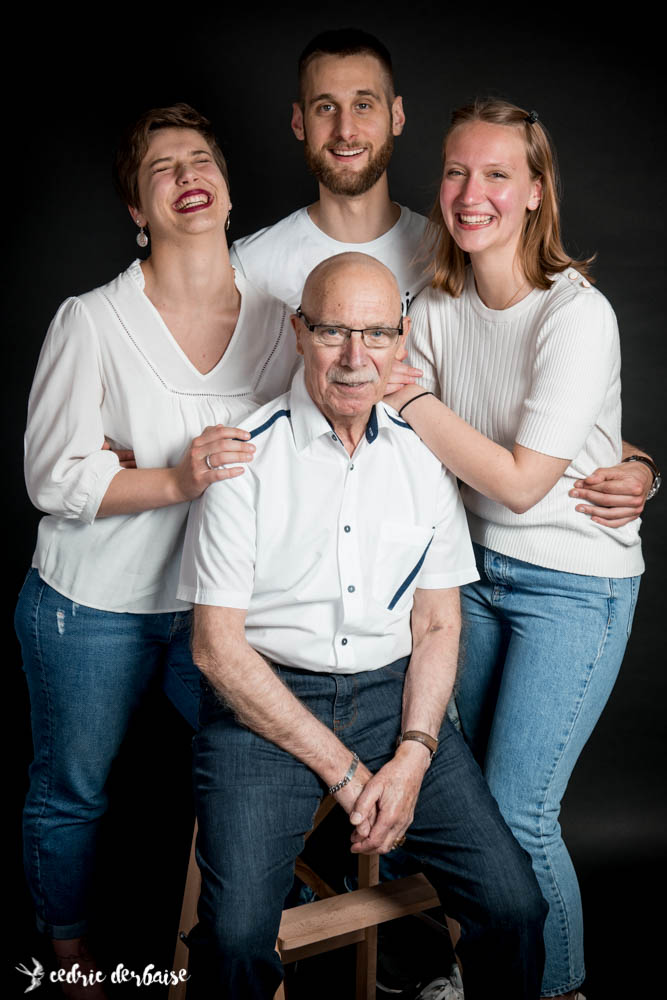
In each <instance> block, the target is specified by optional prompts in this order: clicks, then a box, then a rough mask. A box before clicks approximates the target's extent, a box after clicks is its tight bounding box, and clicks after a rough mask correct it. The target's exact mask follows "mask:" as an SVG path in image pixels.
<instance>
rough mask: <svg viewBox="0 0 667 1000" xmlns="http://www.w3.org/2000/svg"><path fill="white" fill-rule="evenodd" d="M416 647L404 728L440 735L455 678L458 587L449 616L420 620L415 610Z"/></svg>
mask: <svg viewBox="0 0 667 1000" xmlns="http://www.w3.org/2000/svg"><path fill="white" fill-rule="evenodd" d="M412 631H413V648H412V656H411V657H410V666H409V668H408V671H407V674H406V678H405V687H404V689H403V716H402V728H403V730H404V731H405V730H407V729H420V730H422V731H423V732H426V733H430V734H431V735H433V736H437V735H438V732H439V730H440V725H441V723H442V718H443V715H444V713H445V709H446V707H447V702H448V701H449V699H450V697H451V694H452V691H453V689H454V681H455V680H456V666H457V659H458V649H459V635H460V631H461V615H460V607H459V598H458V591H457V590H456V589H454V590H453V591H452V594H451V597H450V600H449V607H448V609H447V613H446V617H444V616H443V617H441V618H436V619H433V620H432V619H430V618H429V619H428V620H426V621H424V620H420V617H419V616H418V614H417V613H415V612H413V619H412Z"/></svg>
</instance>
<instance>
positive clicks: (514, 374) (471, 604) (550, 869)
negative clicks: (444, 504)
mask: <svg viewBox="0 0 667 1000" xmlns="http://www.w3.org/2000/svg"><path fill="white" fill-rule="evenodd" d="M443 160H444V169H443V178H442V184H441V188H440V192H439V197H438V199H437V202H436V205H435V208H434V212H433V214H432V222H433V224H434V225H433V227H432V233H433V242H434V246H433V249H434V252H435V261H436V268H435V278H434V281H433V284H432V286H431V287H430V288H427V289H425V290H424V291H423V292H422V293H421V294H420V295H419V296H418V297H417V299H416V300H415V301H414V303H413V306H412V309H411V313H410V314H411V318H412V334H411V341H412V346H411V349H410V350H411V353H410V360H411V363H412V364H413V365H415V366H417V367H419V368H421V369H422V370H423V372H424V378H423V379H422V385H421V386H406V387H405V388H403V389H402V390H400V392H398V393H395V394H392V395H391V396H390V397H389V400H390V401H391V403H392V405H394V406H395V407H396V408H397V409H398V410H399V411H400V413H401V417H402V419H403V420H405V421H407V422H408V423H409V424H410V425H411V426H412V427H413V429H414V430H415V431H416V432H417V434H419V436H420V437H421V438H422V439H423V440H424V441H425V442H426V444H428V445H429V447H430V448H431V449H432V450H433V451H434V452H435V454H436V455H438V457H439V458H440V459H441V461H442V462H443V463H444V464H445V465H446V466H447V467H448V468H449V469H451V470H452V471H453V472H454V473H455V474H456V475H457V476H458V477H459V478H460V479H461V480H462V481H463V486H462V495H463V498H464V502H465V504H466V507H467V510H468V516H469V523H470V529H471V534H472V538H473V542H474V543H475V551H476V558H477V563H478V571H479V574H480V578H481V579H480V581H479V583H474V584H469V585H467V586H466V587H464V588H463V591H462V603H463V610H464V616H465V633H464V634H465V638H464V661H463V665H462V668H461V673H460V684H459V689H458V694H457V703H458V709H459V713H460V717H461V722H462V726H463V731H464V733H465V735H466V737H467V739H468V741H469V742H470V744H471V746H472V748H473V750H474V752H475V754H476V756H477V758H478V760H479V761H480V763H481V764H482V766H483V768H484V771H485V775H486V777H487V780H488V782H489V785H490V787H491V791H492V792H493V794H494V796H495V797H496V799H497V801H498V803H499V805H500V808H501V811H502V812H503V814H504V816H505V818H506V820H507V821H508V823H509V825H510V826H511V828H512V830H513V831H514V834H515V836H516V837H517V839H518V840H519V842H520V843H521V844H522V845H523V847H524V848H525V849H526V850H527V851H528V852H529V853H530V855H531V857H532V860H533V866H534V869H535V872H536V874H537V877H538V880H539V882H540V886H541V889H542V892H543V895H544V896H545V898H546V900H547V902H548V903H549V915H548V918H547V924H546V928H545V944H546V966H545V974H544V980H543V984H542V995H543V996H545V997H568V998H570V997H572V998H573V997H576V996H579V997H581V996H582V995H581V994H578V993H577V990H578V987H579V986H580V985H581V984H582V982H583V980H584V975H585V972H584V959H583V929H582V915H581V901H580V896H579V889H578V885H577V879H576V875H575V872H574V869H573V867H572V863H571V861H570V858H569V855H568V853H567V850H566V848H565V845H564V843H563V840H562V838H561V835H560V827H559V823H558V815H559V809H560V802H561V798H562V796H563V793H564V792H565V788H566V786H567V782H568V779H569V777H570V774H571V772H572V769H573V767H574V765H575V763H576V761H577V758H578V756H579V754H580V752H581V750H582V748H583V746H584V744H585V743H586V741H587V739H588V737H589V736H590V734H591V732H592V731H593V728H594V726H595V724H596V722H597V720H598V718H599V716H600V713H601V712H602V709H603V707H604V705H605V703H606V701H607V699H608V697H609V694H610V692H611V689H612V687H613V684H614V681H615V679H616V676H617V673H618V670H619V667H620V664H621V660H622V658H623V653H624V650H625V646H626V642H627V638H628V636H629V633H630V628H631V624H632V617H633V613H634V607H635V602H636V599H637V592H638V588H639V575H640V574H641V572H642V570H643V561H642V555H641V546H640V541H639V534H638V521H637V520H636V515H637V513H638V504H639V501H638V500H636V499H635V498H634V497H631V498H629V499H626V502H625V503H623V502H621V501H620V500H618V499H617V501H616V502H617V503H618V504H619V505H618V506H612V507H611V508H609V509H608V510H606V511H603V510H601V509H598V507H596V506H594V507H590V506H585V507H584V508H583V510H584V513H588V514H589V515H592V516H584V513H582V508H581V507H580V506H577V500H578V499H579V500H580V499H581V496H583V497H584V498H586V499H587V498H588V497H589V494H588V493H587V492H585V487H584V488H583V489H582V484H583V483H584V481H585V480H586V479H587V477H589V476H591V475H592V474H593V473H594V471H595V470H596V469H598V467H608V466H615V465H616V464H617V463H620V461H621V458H622V450H623V449H622V441H621V405H620V352H619V340H618V329H617V325H616V318H615V316H614V313H613V311H612V308H611V306H610V305H609V303H608V301H607V300H606V298H605V297H604V296H603V295H602V294H601V293H600V292H599V291H597V290H596V289H594V288H593V286H592V279H591V275H590V270H589V268H590V263H591V261H590V260H580V261H577V260H573V259H572V258H571V257H570V256H568V254H567V253H566V252H565V250H564V248H563V245H562V242H561V236H560V223H559V208H558V196H557V187H558V184H557V173H556V165H555V156H554V153H553V150H552V146H551V142H550V140H549V136H548V134H547V132H546V130H545V129H544V128H543V126H542V125H541V123H540V121H539V119H538V116H537V114H536V113H535V112H527V111H525V110H523V109H521V108H518V107H516V106H515V105H512V104H509V103H508V102H505V101H500V100H490V99H489V100H478V101H476V102H474V103H473V104H471V105H468V106H466V107H464V108H460V109H459V110H457V111H456V112H455V113H454V115H453V118H452V124H451V127H450V129H449V130H448V132H447V134H446V136H445V139H444V144H443ZM633 458H634V459H635V461H634V462H630V463H628V464H621V465H620V466H619V468H618V469H617V470H616V472H615V473H614V474H613V475H612V476H611V477H608V481H610V482H616V484H617V487H615V488H612V492H615V493H616V494H619V493H620V494H622V493H623V489H624V488H623V487H622V486H619V485H618V484H622V483H624V482H625V483H627V484H628V491H629V492H632V491H637V492H639V493H641V492H643V480H642V476H643V475H644V474H645V476H646V480H647V481H648V482H652V481H653V476H654V472H655V473H656V474H657V470H655V469H654V467H653V465H652V463H651V460H650V459H648V458H647V456H644V455H638V456H637V455H635V456H633ZM637 459H639V461H636V460H637ZM647 464H648V466H649V468H647ZM640 470H641V471H640ZM614 477H616V478H615V479H614ZM602 478H603V477H598V479H599V480H600V481H601V480H602ZM637 484H639V486H638V485H637ZM657 485H658V483H657V481H656V483H655V486H656V488H657ZM577 493H579V494H580V496H579V497H577V496H576V494H577Z"/></svg>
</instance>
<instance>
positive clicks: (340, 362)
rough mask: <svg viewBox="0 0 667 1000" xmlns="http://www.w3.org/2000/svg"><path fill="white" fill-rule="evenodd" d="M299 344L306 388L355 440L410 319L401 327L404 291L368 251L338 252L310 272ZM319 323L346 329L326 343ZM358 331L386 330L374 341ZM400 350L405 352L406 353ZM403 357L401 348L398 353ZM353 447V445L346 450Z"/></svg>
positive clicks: (297, 319)
mask: <svg viewBox="0 0 667 1000" xmlns="http://www.w3.org/2000/svg"><path fill="white" fill-rule="evenodd" d="M292 325H293V326H294V331H295V333H296V338H297V350H298V352H299V354H302V355H303V359H304V374H305V379H306V388H307V389H308V392H309V394H310V396H311V399H312V400H313V402H314V403H315V404H316V405H317V406H318V407H319V408H320V410H322V412H323V413H324V415H325V416H326V417H327V419H328V420H329V422H330V423H331V424H332V425H333V427H334V429H335V430H336V431H337V433H338V435H339V439H340V440H341V441H342V442H343V444H344V446H345V447H346V448H348V450H349V449H350V448H352V449H353V447H354V446H355V444H356V442H357V441H358V440H360V437H361V435H362V434H363V432H364V430H365V428H366V423H367V421H368V419H369V417H370V413H371V410H372V408H373V405H374V404H375V403H377V402H379V401H380V400H381V399H382V397H383V395H384V391H385V388H386V386H387V382H388V381H389V376H390V374H391V370H392V366H393V364H394V361H395V360H396V356H397V354H399V352H402V351H403V344H404V342H405V336H406V335H407V333H408V330H409V328H410V320H409V319H404V320H403V334H402V335H401V334H400V333H399V332H398V331H399V330H400V328H401V296H400V293H399V290H398V285H397V284H396V279H395V278H394V275H393V274H392V273H391V271H390V270H389V268H388V267H385V265H384V264H381V263H380V261H378V260H376V259H375V258H374V257H369V256H368V255H367V254H365V253H341V254H338V255H337V256H335V257H329V258H328V259H327V260H323V261H322V263H321V264H318V265H317V267H316V268H315V269H314V270H313V271H311V272H310V274H309V275H308V278H307V280H306V284H305V287H304V290H303V295H302V297H301V315H298V314H297V315H295V316H292ZM310 326H313V327H317V328H322V327H324V328H325V332H326V328H330V329H334V328H338V329H339V330H343V331H346V332H347V333H348V335H347V336H345V337H342V338H340V337H339V338H338V340H334V341H333V342H332V343H328V342H327V339H326V337H325V338H324V339H323V338H322V335H321V329H320V332H318V330H315V331H313V330H311V329H310ZM363 330H374V331H381V330H387V331H389V333H388V334H387V336H386V338H385V339H386V343H385V342H384V341H382V346H379V343H380V341H378V346H376V343H375V342H373V341H370V340H369V339H368V335H364V336H362V335H361V331H363ZM403 353H404V352H403ZM399 356H400V355H399ZM350 454H352V451H350Z"/></svg>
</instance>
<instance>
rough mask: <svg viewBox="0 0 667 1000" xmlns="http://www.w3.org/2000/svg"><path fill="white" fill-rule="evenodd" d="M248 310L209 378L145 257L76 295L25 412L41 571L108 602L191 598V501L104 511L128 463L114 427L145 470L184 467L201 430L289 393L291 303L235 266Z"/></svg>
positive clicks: (61, 313) (149, 604)
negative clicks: (175, 326) (186, 594)
mask: <svg viewBox="0 0 667 1000" xmlns="http://www.w3.org/2000/svg"><path fill="white" fill-rule="evenodd" d="M236 285H237V288H238V289H239V291H240V293H241V311H240V315H239V319H238V323H237V325H236V329H235V331H234V334H233V336H232V339H231V341H230V342H229V346H228V347H227V350H226V351H225V354H224V356H223V357H222V358H221V360H220V361H219V362H218V364H217V365H216V366H215V368H213V369H212V370H211V371H210V372H208V373H207V374H205V375H202V374H201V373H200V372H199V371H198V370H197V369H196V368H195V366H194V365H193V364H192V363H191V362H190V361H189V360H188V358H187V356H186V355H185V354H184V352H183V351H182V350H181V348H180V347H179V346H178V344H177V343H176V341H175V340H174V338H173V337H172V335H171V333H170V332H169V330H168V329H167V327H166V325H165V323H164V321H163V320H162V317H161V316H160V314H159V312H158V311H157V310H156V309H155V307H154V306H153V304H152V303H151V301H150V300H149V299H148V298H147V296H146V295H145V294H144V291H143V288H144V278H143V272H142V270H141V267H140V264H139V261H134V263H133V264H131V265H130V267H129V268H128V269H127V271H124V272H123V273H122V274H120V275H119V276H118V277H117V278H116V279H115V280H114V281H111V282H110V283H109V284H108V285H104V286H102V287H101V288H97V289H95V290H94V291H92V292H87V293H86V294H85V295H80V296H78V297H77V298H70V299H67V300H66V301H65V302H64V303H63V304H62V305H61V306H60V308H59V309H58V312H57V313H56V316H55V318H54V320H53V322H52V323H51V326H50V328H49V331H48V334H47V336H46V340H45V342H44V346H43V347H42V352H41V354H40V358H39V362H38V365H37V372H36V375H35V380H34V382H33V387H32V391H31V394H30V402H29V407H28V427H27V431H26V436H25V475H26V483H27V487H28V493H29V494H30V498H31V500H32V502H33V503H34V504H35V506H36V507H39V508H40V509H41V510H43V511H46V512H47V513H48V514H49V516H48V517H44V518H42V520H41V522H40V525H39V532H38V539H37V548H36V551H35V554H34V557H33V566H36V567H37V569H38V570H39V573H40V576H41V577H42V579H43V580H45V581H46V583H48V584H50V585H51V586H52V587H54V588H55V589H56V590H58V591H59V592H60V593H61V594H63V595H64V596H65V597H68V598H70V599H71V600H73V601H75V602H76V603H78V604H85V605H88V606H90V607H94V608H99V609H101V610H105V611H132V612H157V611H174V610H180V609H183V608H185V607H187V605H186V604H184V603H183V601H180V600H178V599H177V597H176V585H177V581H178V570H179V563H180V554H181V547H182V543H183V537H184V533H185V521H186V517H187V513H188V507H189V504H188V503H182V504H174V505H172V506H169V507H162V508H160V509H158V510H149V511H144V512H143V513H139V514H124V515H116V516H114V517H104V518H100V519H99V520H96V517H95V515H96V513H97V510H98V507H99V505H100V503H101V501H102V498H103V496H104V494H105V492H106V490H107V488H108V486H109V483H110V482H111V480H112V478H113V477H114V476H115V475H116V474H119V475H123V474H124V472H123V471H122V470H121V471H120V472H119V461H118V458H117V457H116V455H115V454H114V453H113V452H111V451H102V450H101V448H102V443H103V441H104V436H105V434H106V435H107V436H108V437H110V438H111V439H112V440H113V441H114V442H115V443H116V444H117V445H118V446H120V447H122V448H132V449H133V450H134V454H135V457H136V461H137V466H138V467H139V468H161V467H166V466H175V465H177V464H178V462H179V461H180V459H181V457H182V455H183V452H184V451H185V448H186V446H187V445H188V444H189V443H190V441H191V440H192V438H194V437H196V436H197V435H198V434H200V433H201V431H202V430H203V429H204V427H206V426H208V425H213V424H217V423H222V424H227V425H232V426H234V425H235V424H237V423H238V421H239V419H240V418H241V417H243V416H245V415H246V414H247V413H248V412H250V411H251V410H252V409H255V408H256V406H258V405H259V404H261V403H263V402H265V401H266V400H268V399H272V398H273V397H274V396H275V395H277V394H278V393H280V392H283V391H284V389H285V388H286V386H288V385H289V382H290V378H291V375H292V372H293V370H294V368H295V365H296V364H297V355H296V349H295V338H294V332H293V330H292V328H291V325H290V322H289V310H288V308H287V307H286V306H285V305H284V303H282V302H279V301H277V300H276V299H274V298H271V297H270V296H268V295H266V293H265V292H261V291H259V290H258V289H256V288H254V287H253V286H252V285H251V284H250V283H249V282H248V281H246V279H245V278H244V277H243V276H241V275H238V274H237V275H236Z"/></svg>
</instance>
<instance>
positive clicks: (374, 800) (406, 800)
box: [350, 742, 430, 854]
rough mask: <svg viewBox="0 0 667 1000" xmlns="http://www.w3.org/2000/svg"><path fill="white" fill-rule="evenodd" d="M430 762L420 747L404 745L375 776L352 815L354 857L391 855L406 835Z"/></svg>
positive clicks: (420, 745)
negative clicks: (360, 855) (359, 855)
mask: <svg viewBox="0 0 667 1000" xmlns="http://www.w3.org/2000/svg"><path fill="white" fill-rule="evenodd" d="M429 761H430V755H429V751H428V750H427V749H426V747H424V746H423V745H422V744H420V743H414V742H410V743H403V744H402V745H401V746H400V747H399V748H398V750H397V751H396V754H395V755H394V757H392V759H391V760H389V761H387V763H386V764H385V765H384V767H381V768H380V770H379V771H378V772H377V774H374V775H373V776H372V777H371V778H370V780H369V781H367V782H366V785H365V787H364V789H363V791H362V793H361V795H359V797H358V799H357V801H356V802H355V804H354V809H353V811H352V812H351V813H350V822H351V823H353V825H354V826H355V830H354V833H353V834H352V838H351V839H352V852H353V853H354V854H375V853H377V854H387V853H388V852H389V851H391V850H392V849H393V848H394V847H395V846H396V843H397V841H400V840H401V839H402V838H403V837H404V836H405V834H406V831H407V830H408V828H409V826H410V824H411V823H412V820H413V818H414V814H415V806H416V804H417V799H418V797H419V792H420V789H421V786H422V781H423V779H424V774H425V773H426V770H427V768H428V765H429Z"/></svg>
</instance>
